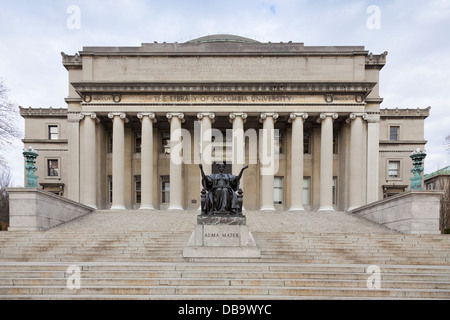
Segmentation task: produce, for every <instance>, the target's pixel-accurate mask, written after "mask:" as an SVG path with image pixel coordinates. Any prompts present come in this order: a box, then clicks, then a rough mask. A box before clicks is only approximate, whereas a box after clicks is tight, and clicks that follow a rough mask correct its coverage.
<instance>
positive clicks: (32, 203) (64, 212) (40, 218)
mask: <svg viewBox="0 0 450 320" xmlns="http://www.w3.org/2000/svg"><path fill="white" fill-rule="evenodd" d="M7 191H8V193H9V221H10V223H9V225H10V226H9V229H8V231H45V230H48V229H51V228H53V227H56V226H58V225H60V224H63V223H65V222H68V221H71V220H73V219H76V218H79V217H81V216H84V215H86V214H89V213H91V212H92V211H93V210H94V209H92V208H91V207H88V206H85V205H82V204H80V203H77V202H75V201H72V200H68V199H66V198H62V197H59V196H56V195H54V194H52V193H49V192H46V191H42V190H40V189H31V188H8V189H7Z"/></svg>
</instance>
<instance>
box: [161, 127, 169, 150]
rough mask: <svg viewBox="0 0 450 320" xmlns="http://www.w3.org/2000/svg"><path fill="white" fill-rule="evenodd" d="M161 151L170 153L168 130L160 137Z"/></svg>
mask: <svg viewBox="0 0 450 320" xmlns="http://www.w3.org/2000/svg"><path fill="white" fill-rule="evenodd" d="M161 153H164V154H170V132H163V133H162V137H161Z"/></svg>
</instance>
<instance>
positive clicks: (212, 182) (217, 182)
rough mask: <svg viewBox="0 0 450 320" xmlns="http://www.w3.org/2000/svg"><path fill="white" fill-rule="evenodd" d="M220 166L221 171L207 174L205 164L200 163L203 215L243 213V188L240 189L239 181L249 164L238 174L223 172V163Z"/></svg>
mask: <svg viewBox="0 0 450 320" xmlns="http://www.w3.org/2000/svg"><path fill="white" fill-rule="evenodd" d="M218 168H219V172H220V173H216V174H211V175H208V176H207V175H205V172H204V171H203V165H202V164H200V170H201V173H202V185H203V190H202V196H201V209H202V215H222V214H224V215H241V214H242V189H239V182H240V181H241V178H242V174H243V173H244V171H245V170H246V169H248V166H245V167H244V168H242V170H241V172H240V173H239V175H238V176H235V175H232V174H228V173H223V171H224V169H225V164H223V163H219V164H218ZM236 192H237V193H236Z"/></svg>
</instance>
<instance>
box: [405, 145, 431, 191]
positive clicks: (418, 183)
mask: <svg viewBox="0 0 450 320" xmlns="http://www.w3.org/2000/svg"><path fill="white" fill-rule="evenodd" d="M426 156H427V154H426V153H425V150H423V151H421V150H420V148H417V149H416V150H415V151H413V152H412V153H411V156H410V157H411V159H412V161H413V166H414V167H413V168H412V169H411V172H412V173H413V174H414V177H412V178H410V179H409V180H411V190H422V172H423V160H424V159H425V157H426Z"/></svg>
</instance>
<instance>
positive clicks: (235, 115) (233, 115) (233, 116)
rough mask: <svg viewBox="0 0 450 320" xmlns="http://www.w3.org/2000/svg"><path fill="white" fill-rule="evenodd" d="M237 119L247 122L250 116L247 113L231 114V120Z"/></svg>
mask: <svg viewBox="0 0 450 320" xmlns="http://www.w3.org/2000/svg"><path fill="white" fill-rule="evenodd" d="M236 117H241V118H242V119H243V120H244V121H245V120H247V118H248V114H247V113H245V112H231V113H230V120H234V119H236Z"/></svg>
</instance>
